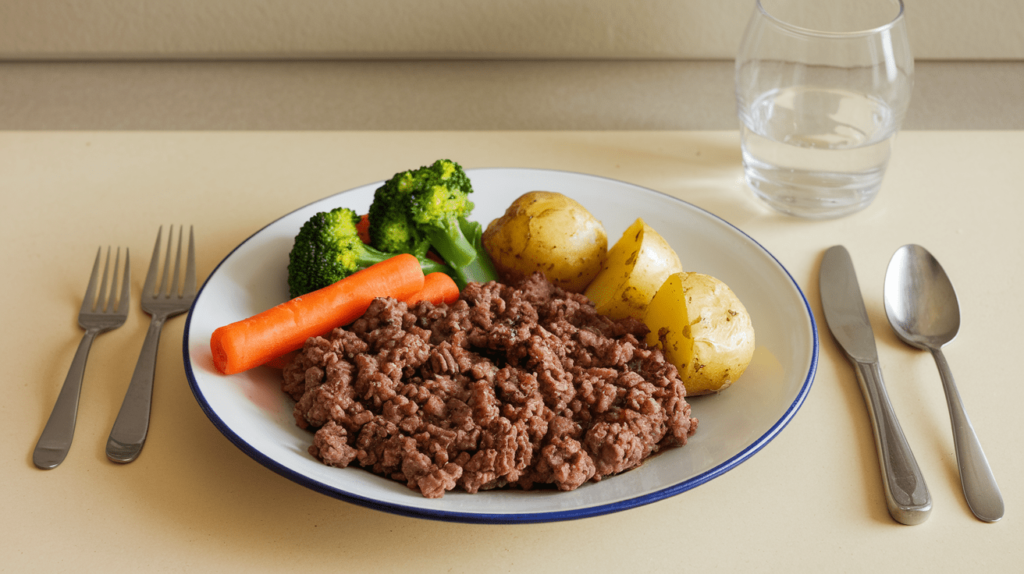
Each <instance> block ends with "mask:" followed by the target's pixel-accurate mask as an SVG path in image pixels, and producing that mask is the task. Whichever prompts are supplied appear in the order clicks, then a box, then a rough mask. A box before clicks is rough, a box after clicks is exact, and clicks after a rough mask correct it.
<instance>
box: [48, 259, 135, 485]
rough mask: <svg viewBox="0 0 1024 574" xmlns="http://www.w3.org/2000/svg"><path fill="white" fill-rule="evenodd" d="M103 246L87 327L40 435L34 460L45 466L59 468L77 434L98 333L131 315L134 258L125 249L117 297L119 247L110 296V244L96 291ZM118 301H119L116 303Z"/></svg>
mask: <svg viewBox="0 0 1024 574" xmlns="http://www.w3.org/2000/svg"><path fill="white" fill-rule="evenodd" d="M102 253H103V248H102V247H100V248H99V249H97V250H96V261H95V262H94V263H93V265H92V275H90V276H89V285H88V286H87V287H86V288H85V298H84V300H83V301H82V307H81V309H79V311H78V324H79V326H81V327H82V328H83V329H85V335H84V336H82V342H81V343H79V344H78V351H76V352H75V358H74V359H73V360H72V361H71V368H70V369H69V370H68V375H67V377H66V378H65V379H64V386H63V387H61V389H60V394H59V395H57V403H56V404H55V405H54V406H53V412H51V413H50V419H49V420H48V421H46V427H45V428H43V433H42V434H41V435H40V436H39V442H37V443H36V448H35V451H34V452H33V453H32V462H34V463H35V465H36V466H38V467H39V468H42V469H46V470H49V469H52V468H56V467H57V465H59V464H60V463H62V462H64V458H65V457H67V455H68V451H69V450H70V449H71V440H72V439H73V438H74V436H75V423H76V422H77V420H78V399H79V398H80V397H81V396H82V378H83V376H84V375H85V363H86V360H88V358H89V349H90V348H91V347H92V342H93V340H94V339H96V335H99V334H100V333H104V332H106V331H110V330H111V329H116V328H118V327H120V326H121V325H124V322H125V320H126V319H127V318H128V305H129V303H130V302H131V261H130V260H129V256H128V249H127V248H125V250H124V269H122V270H121V295H120V299H119V300H118V298H117V289H116V288H115V287H116V285H117V270H118V267H119V266H120V264H121V248H120V247H118V248H117V255H116V257H115V259H114V268H113V270H112V272H113V273H112V275H111V276H110V279H111V281H110V286H111V288H110V297H109V299H108V298H107V285H108V283H107V274H108V271H111V269H110V247H107V259H106V262H105V263H104V264H103V281H102V282H101V283H100V285H99V288H100V292H99V295H97V294H96V283H97V280H98V279H99V272H100V255H101V254H102ZM115 302H116V303H117V305H116V306H115Z"/></svg>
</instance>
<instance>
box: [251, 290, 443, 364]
mask: <svg viewBox="0 0 1024 574" xmlns="http://www.w3.org/2000/svg"><path fill="white" fill-rule="evenodd" d="M458 299H459V287H458V285H456V284H455V281H454V280H452V278H451V277H449V276H447V275H445V274H444V273H431V274H429V275H427V276H426V277H424V278H423V289H420V290H419V291H418V292H416V294H414V295H412V296H411V297H406V298H405V299H403V300H402V301H404V302H405V304H406V305H415V304H416V303H419V302H420V301H430V302H431V303H433V304H434V305H440V304H441V303H447V304H448V305H451V304H452V303H454V302H455V301H457V300H458ZM297 354H298V350H295V351H289V352H287V353H285V354H283V355H279V356H277V357H274V358H273V359H270V360H269V361H267V362H266V363H263V366H266V367H270V368H272V369H278V370H281V369H283V368H285V367H286V366H288V363H290V362H291V361H292V359H294V358H295V355H297Z"/></svg>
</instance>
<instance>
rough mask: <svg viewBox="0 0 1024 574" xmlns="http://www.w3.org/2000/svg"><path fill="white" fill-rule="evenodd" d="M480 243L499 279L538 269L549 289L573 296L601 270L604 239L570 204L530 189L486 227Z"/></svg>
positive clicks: (580, 210)
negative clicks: (562, 290)
mask: <svg viewBox="0 0 1024 574" xmlns="http://www.w3.org/2000/svg"><path fill="white" fill-rule="evenodd" d="M483 244H484V249H486V250H487V253H488V254H489V255H490V256H491V259H492V260H493V261H494V267H495V269H496V270H497V271H498V274H499V275H500V276H501V279H502V281H504V282H506V283H515V282H516V281H519V280H520V279H523V278H525V277H528V276H530V275H531V274H533V273H534V272H535V271H540V272H541V273H543V274H544V276H545V277H547V279H548V281H550V282H552V283H554V284H555V285H558V286H559V287H561V288H563V289H565V290H566V291H572V292H574V293H579V292H581V291H583V289H584V288H585V287H586V286H587V284H589V283H590V281H591V280H592V279H593V278H594V276H595V275H597V274H598V272H599V271H601V266H602V265H603V264H604V260H605V255H607V252H608V235H607V234H606V233H605V231H604V226H603V225H601V222H600V221H598V220H597V218H595V217H594V216H593V215H591V213H590V212H589V211H587V210H586V209H585V208H584V207H583V206H582V205H580V204H579V203H578V202H576V201H575V200H573V199H571V198H569V197H566V196H565V195H562V194H561V193H554V192H550V191H531V192H530V193H526V194H524V195H522V196H521V197H519V198H518V199H516V200H515V201H514V202H512V205H510V206H509V207H508V209H507V210H506V211H505V215H503V216H501V217H500V218H499V219H495V220H494V221H492V222H491V223H490V224H489V225H488V226H487V229H486V230H485V231H484V235H483Z"/></svg>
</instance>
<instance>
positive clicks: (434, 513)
mask: <svg viewBox="0 0 1024 574" xmlns="http://www.w3.org/2000/svg"><path fill="white" fill-rule="evenodd" d="M495 170H499V171H529V172H542V173H550V174H559V175H572V176H580V177H588V178H595V179H601V180H606V181H609V182H613V183H617V184H622V185H626V186H629V187H633V188H637V189H641V190H643V191H645V192H647V193H653V194H656V195H659V196H663V197H665V198H667V199H669V200H671V201H675V202H679V203H682V204H684V205H686V206H688V207H689V208H691V209H694V210H696V211H699V212H701V213H702V214H703V215H705V216H708V217H711V218H713V219H715V220H717V221H718V222H720V223H723V224H725V225H726V226H728V227H729V228H731V229H732V230H733V231H735V232H737V233H739V234H740V235H741V236H743V237H745V238H747V239H748V240H749V241H751V242H752V243H753V244H754V245H756V246H757V247H758V248H759V249H760V250H761V251H762V252H764V253H765V254H767V255H768V257H770V258H771V259H772V261H774V262H775V264H776V265H778V267H779V269H781V270H782V271H783V273H785V275H786V277H787V278H788V279H789V281H790V283H791V284H792V286H793V287H794V288H795V289H796V292H797V294H799V295H800V299H801V301H802V302H803V305H804V310H805V311H806V314H807V318H808V320H809V323H810V328H811V343H812V351H811V357H810V364H809V366H808V370H807V373H806V374H805V376H804V380H803V382H802V383H801V385H800V390H799V391H798V392H797V395H796V398H795V399H794V400H793V402H792V403H791V404H790V405H789V406H788V407H787V408H786V411H785V412H784V413H783V414H782V417H781V418H779V420H777V421H776V422H775V423H774V424H772V426H771V427H770V428H769V429H768V430H767V431H765V432H764V433H763V434H762V435H761V436H760V437H758V438H757V439H756V440H755V441H753V442H752V443H751V444H750V445H749V446H747V447H746V448H744V449H742V450H741V451H740V452H738V453H736V454H735V455H733V456H732V457H730V458H729V459H727V460H725V461H723V462H722V463H720V464H718V465H717V466H715V467H712V468H711V469H708V470H706V471H704V472H702V473H700V474H698V475H697V476H694V477H691V478H689V479H687V480H684V481H681V482H679V483H676V484H673V485H670V486H667V487H665V488H662V489H658V490H656V491H654V492H650V493H648V494H644V495H640V496H636V497H632V498H626V499H623V500H618V501H614V502H608V503H604V504H597V505H594V506H588V507H585V508H577V509H570V510H556V511H549V512H524V513H478V512H460V511H451V510H437V509H430V508H419V507H412V506H405V505H401V504H393V503H384V502H380V501H377V500H375V499H372V498H367V497H364V496H360V495H358V494H353V493H351V492H347V491H344V490H341V489H339V488H337V487H333V486H328V485H325V484H323V483H321V482H319V481H317V480H315V479H313V478H311V477H308V476H306V475H304V474H302V473H300V472H297V471H295V470H292V469H290V468H288V467H286V466H284V465H283V464H281V463H279V462H278V461H276V460H274V459H273V458H271V457H269V456H267V455H266V454H264V453H262V452H261V451H259V450H258V449H256V448H255V447H253V446H252V445H251V444H249V443H248V442H246V441H245V440H244V439H242V438H241V437H240V436H239V435H238V434H237V433H235V432H234V431H233V430H232V429H231V428H230V427H229V426H228V425H227V424H226V423H225V422H224V420H223V419H222V418H221V417H220V416H219V415H218V414H217V413H216V412H215V411H214V410H213V408H212V407H211V406H210V404H209V402H208V401H207V400H206V398H205V396H204V395H203V393H202V391H201V390H200V389H199V388H198V385H199V383H198V381H197V380H196V376H195V373H194V372H193V370H192V361H191V356H190V352H189V351H190V349H189V333H190V331H191V327H192V311H193V309H194V308H195V305H196V303H198V302H199V300H200V298H201V297H202V294H203V291H204V290H205V289H206V286H207V285H208V284H209V282H210V279H211V278H213V277H214V275H216V273H217V271H218V270H219V269H220V267H221V266H222V265H223V264H224V263H225V262H226V261H228V259H230V258H231V256H232V255H234V254H235V252H236V251H238V250H239V249H240V248H241V247H242V246H243V245H245V244H246V243H248V242H249V241H250V240H252V239H253V238H254V237H256V236H257V235H259V234H260V233H262V232H263V231H264V230H265V229H267V228H268V227H270V226H271V225H274V224H275V223H277V222H278V221H280V220H281V219H284V218H286V217H288V216H290V215H291V214H293V213H295V212H297V211H301V210H304V209H306V208H308V207H309V206H311V205H313V204H314V203H318V202H320V201H323V200H325V199H329V198H332V197H338V196H342V195H344V194H346V193H351V192H353V191H356V190H359V189H363V188H366V187H368V186H372V185H381V184H383V182H384V180H378V181H376V182H370V183H366V184H363V185H357V186H355V187H352V188H349V189H346V190H344V191H340V192H338V193H335V194H331V195H327V196H324V197H322V198H320V199H317V200H314V201H311V202H309V203H307V204H305V205H302V206H300V207H298V208H296V209H293V210H292V211H289V212H287V213H285V214H283V215H281V216H279V217H277V218H275V219H273V220H271V221H270V222H268V223H267V224H266V225H264V226H263V227H260V228H259V229H257V230H256V231H255V232H253V233H252V234H250V235H249V236H248V237H246V238H245V239H244V240H243V241H242V242H240V243H239V244H238V245H236V246H235V247H234V248H233V249H232V250H231V251H230V252H228V254H227V255H225V256H224V257H223V258H222V259H221V260H220V262H219V263H217V265H216V266H215V267H214V268H213V270H211V271H210V273H209V274H208V275H207V277H206V279H205V280H204V281H203V285H202V287H201V288H200V289H199V291H197V292H196V297H195V300H194V302H193V303H192V307H191V308H190V309H189V312H188V315H187V316H186V319H185V328H184V331H183V335H182V354H183V361H184V367H185V377H186V378H187V379H188V385H189V388H190V389H191V391H192V395H193V397H194V398H195V399H196V402H198V403H199V406H200V408H201V409H202V411H203V413H204V414H205V415H206V417H207V418H208V419H209V420H210V422H211V423H213V425H214V427H215V428H217V430H219V431H220V432H221V434H223V435H224V436H225V437H226V438H227V439H228V440H229V441H230V442H231V443H232V444H234V445H235V446H236V447H237V448H238V449H239V450H241V451H242V452H244V453H245V454H247V455H248V456H249V457H250V458H252V459H253V460H255V461H256V462H258V463H260V464H262V465H263V466H264V467H266V468H268V469H270V470H272V471H274V472H275V473H277V474H278V475H280V476H283V477H285V478H287V479H289V480H291V481H293V482H295V483H297V484H299V485H301V486H304V487H306V488H309V489H310V490H313V491H315V492H318V493H320V494H324V495H327V496H330V497H331V498H335V499H338V500H342V501H345V502H349V503H352V504H356V505H359V506H363V507H365V508H371V509H374V510H380V511H383V512H387V513H390V514H397V515H400V516H407V517H412V518H423V519H428V520H437V521H445V522H458V523H467V524H528V523H543V522H557V521H564V520H577V519H582V518H590V517H594V516H601V515H604V514H611V513H615V512H620V511H623V510H629V509H632V508H637V507H640V506H645V505H647V504H651V503H654V502H658V501H660V500H664V499H666V498H671V497H673V496H676V495H678V494H682V493H683V492H686V491H688V490H692V489H694V488H696V487H698V486H700V485H702V484H704V483H706V482H708V481H710V480H712V479H714V478H717V477H719V476H721V475H723V474H725V473H726V472H728V471H730V470H732V469H734V468H736V467H737V466H739V464H740V463H742V462H744V461H746V460H747V459H749V458H751V457H752V456H754V455H755V454H757V453H758V452H759V451H760V450H761V449H763V448H764V447H765V445H767V444H768V443H769V442H771V441H772V440H773V439H774V438H775V437H776V436H778V434H779V433H781V432H782V430H783V429H784V428H785V427H786V426H787V425H788V424H789V423H790V421H792V419H793V417H795V416H796V413H797V411H799V410H800V407H801V406H803V403H804V401H805V400H806V399H807V395H808V394H809V393H810V390H811V387H812V386H813V383H814V378H815V375H816V373H817V369H818V354H819V346H820V342H819V337H818V326H817V322H816V321H815V319H814V312H813V310H812V309H811V305H810V302H809V301H808V300H807V296H806V295H805V294H804V292H803V289H801V288H800V284H799V283H797V281H796V279H795V278H794V277H793V275H792V274H791V273H790V272H789V269H787V268H786V266H785V265H783V264H782V262H781V261H779V260H778V258H777V257H775V255H774V254H773V253H772V252H771V251H769V250H768V249H767V248H765V247H764V246H763V245H761V243H760V242H758V241H757V240H756V239H754V238H753V237H751V236H750V235H748V234H747V233H746V232H744V231H743V230H742V229H740V228H738V227H736V226H735V225H733V224H732V223H730V222H728V221H726V220H725V219H723V218H722V217H720V216H718V215H716V214H714V213H711V212H710V211H708V210H706V209H704V208H702V207H699V206H697V205H694V204H692V203H690V202H688V201H686V200H684V199H680V198H678V197H675V196H673V195H670V194H668V193H665V192H662V191H658V190H656V189H651V188H648V187H644V186H642V185H638V184H635V183H630V182H627V181H622V180H619V179H615V178H611V177H606V176H601V175H595V174H589V173H582V172H575V171H569V170H556V169H544V168H524V167H482V168H469V169H466V173H467V174H469V175H471V176H472V174H473V173H478V172H483V171H495Z"/></svg>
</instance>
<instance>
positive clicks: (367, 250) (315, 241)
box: [288, 207, 450, 298]
mask: <svg viewBox="0 0 1024 574" xmlns="http://www.w3.org/2000/svg"><path fill="white" fill-rule="evenodd" d="M360 225H361V218H360V217H359V216H358V215H356V212H355V211H352V210H351V209H348V208H345V207H339V208H336V209H332V210H331V211H327V212H320V213H317V214H315V215H313V216H312V217H310V218H309V220H308V221H306V223H304V224H303V225H302V227H301V228H300V229H299V233H298V235H297V236H296V237H295V243H294V244H293V246H292V250H291V253H290V254H289V255H288V290H289V294H290V296H291V297H293V298H294V297H298V296H300V295H305V294H306V293H309V292H311V291H316V290H317V289H321V288H323V287H326V286H328V285H330V284H331V283H334V282H336V281H339V280H341V279H344V278H345V277H348V276H349V275H351V274H353V273H355V272H356V271H359V270H360V269H365V268H366V267H369V266H371V265H373V264H375V263H379V262H381V261H384V260H385V259H389V258H391V257H393V256H394V255H396V253H387V252H384V251H380V250H378V249H374V248H373V247H370V246H369V245H366V244H365V243H364V242H363V240H362V239H361V238H360V233H359V226H360ZM418 260H419V263H420V267H421V268H422V269H423V272H424V273H434V272H438V271H441V272H446V271H450V270H449V269H448V268H447V267H446V266H445V265H442V264H439V263H437V262H435V261H432V260H430V259H429V258H427V257H425V256H422V255H421V256H419V257H418Z"/></svg>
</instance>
